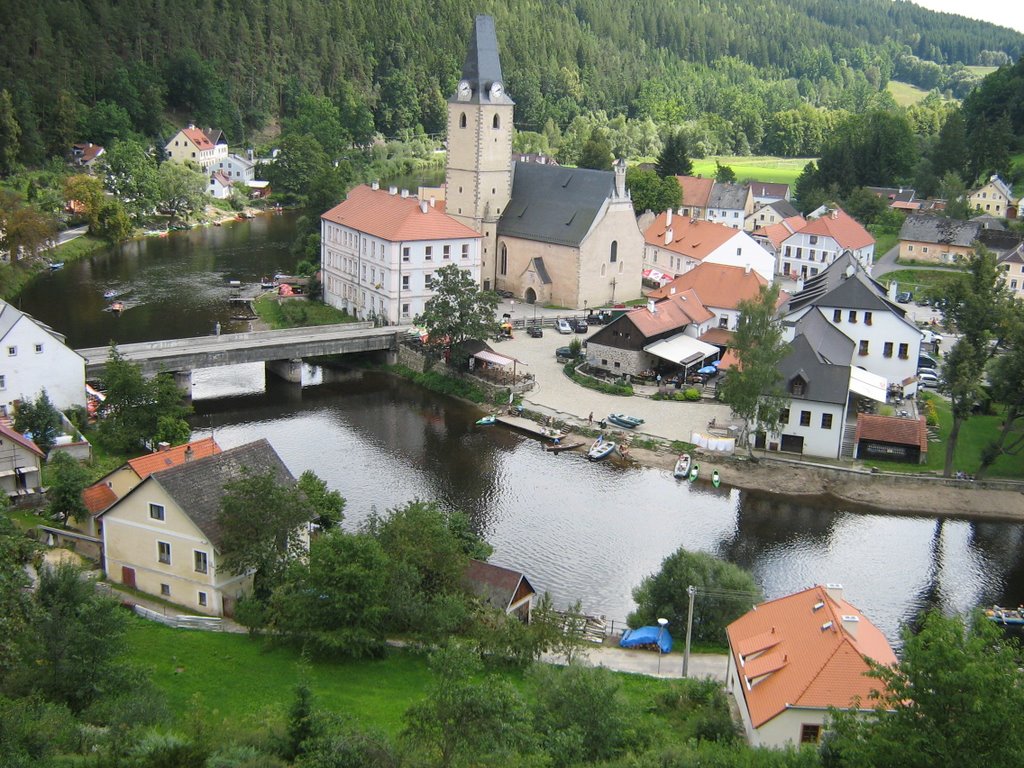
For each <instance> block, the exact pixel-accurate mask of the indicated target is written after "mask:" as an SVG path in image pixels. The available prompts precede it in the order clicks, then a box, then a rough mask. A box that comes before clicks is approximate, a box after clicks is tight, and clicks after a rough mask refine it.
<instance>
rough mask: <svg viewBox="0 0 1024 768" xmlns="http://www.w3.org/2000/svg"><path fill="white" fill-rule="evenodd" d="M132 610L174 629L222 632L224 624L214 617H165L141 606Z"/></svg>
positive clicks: (136, 606)
mask: <svg viewBox="0 0 1024 768" xmlns="http://www.w3.org/2000/svg"><path fill="white" fill-rule="evenodd" d="M132 610H133V611H135V613H136V614H137V615H139V616H141V617H142V618H144V619H149V620H150V621H155V622H158V623H160V624H163V625H165V626H168V627H175V628H176V629H202V630H206V631H207V632H223V631H224V622H223V621H222V620H221V619H219V618H217V617H216V616H186V615H183V614H179V615H175V616H167V615H165V614H162V613H159V612H157V611H153V610H150V609H149V608H146V607H145V606H142V605H133V606H132Z"/></svg>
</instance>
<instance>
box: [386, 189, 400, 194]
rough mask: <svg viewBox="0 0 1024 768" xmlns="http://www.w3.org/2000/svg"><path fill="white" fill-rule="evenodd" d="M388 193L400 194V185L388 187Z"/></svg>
mask: <svg viewBox="0 0 1024 768" xmlns="http://www.w3.org/2000/svg"><path fill="white" fill-rule="evenodd" d="M388 194H389V195H397V194H398V187H388Z"/></svg>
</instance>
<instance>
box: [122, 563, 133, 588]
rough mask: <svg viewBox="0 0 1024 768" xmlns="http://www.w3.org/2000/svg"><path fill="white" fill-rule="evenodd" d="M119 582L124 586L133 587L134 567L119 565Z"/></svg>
mask: <svg viewBox="0 0 1024 768" xmlns="http://www.w3.org/2000/svg"><path fill="white" fill-rule="evenodd" d="M121 583H122V584H124V585H125V586H126V587H131V588H132V589H135V569H134V568H129V567H128V566H127V565H122V566H121Z"/></svg>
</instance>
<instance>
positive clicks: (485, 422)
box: [476, 413, 494, 427]
mask: <svg viewBox="0 0 1024 768" xmlns="http://www.w3.org/2000/svg"><path fill="white" fill-rule="evenodd" d="M492 424H494V414H493V413H492V414H490V415H489V416H484V417H483V418H482V419H477V420H476V425H477V426H478V427H489V426H491V425H492Z"/></svg>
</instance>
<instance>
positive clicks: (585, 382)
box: [562, 363, 633, 397]
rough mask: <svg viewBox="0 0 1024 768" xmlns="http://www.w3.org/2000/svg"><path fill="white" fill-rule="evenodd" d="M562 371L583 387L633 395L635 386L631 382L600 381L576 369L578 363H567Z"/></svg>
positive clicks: (627, 395)
mask: <svg viewBox="0 0 1024 768" xmlns="http://www.w3.org/2000/svg"><path fill="white" fill-rule="evenodd" d="M562 371H563V372H564V373H565V375H566V376H568V377H569V378H570V379H572V380H573V381H574V382H576V383H577V384H579V385H580V386H581V387H586V388H587V389H594V390H597V391H598V392H604V393H605V394H606V395H621V396H623V397H632V395H633V387H631V386H630V385H629V384H613V383H611V382H607V381H599V380H598V379H594V378H591V377H590V376H584V375H583V374H581V373H578V372H577V371H576V363H566V364H565V365H564V366H563V367H562Z"/></svg>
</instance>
